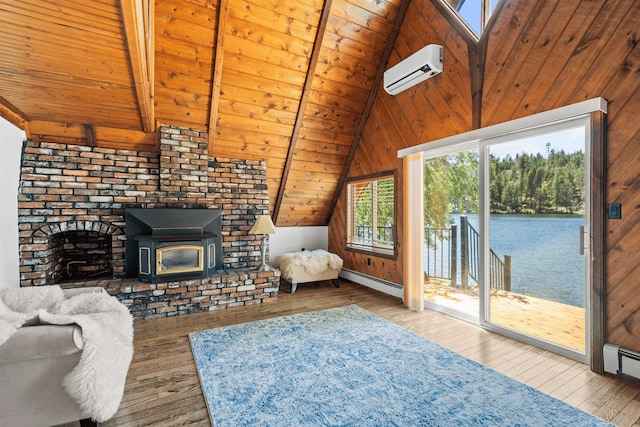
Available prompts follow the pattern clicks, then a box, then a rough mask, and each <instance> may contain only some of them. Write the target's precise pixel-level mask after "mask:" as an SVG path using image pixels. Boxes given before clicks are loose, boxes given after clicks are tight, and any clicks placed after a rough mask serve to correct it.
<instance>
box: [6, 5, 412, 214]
mask: <svg viewBox="0 0 640 427" xmlns="http://www.w3.org/2000/svg"><path fill="white" fill-rule="evenodd" d="M407 4H408V2H407V1H402V0H376V1H370V0H348V1H347V0H295V1H292V0H173V1H166V0H163V1H157V2H155V4H154V3H153V2H149V0H95V1H92V2H89V3H87V2H86V1H85V0H54V1H46V2H43V1H40V0H3V1H2V2H1V3H0V28H1V29H0V37H1V45H2V51H1V53H0V115H2V116H3V117H5V118H7V119H8V120H9V121H11V122H13V123H14V124H16V125H17V126H19V127H21V128H22V129H24V130H25V131H26V133H27V135H28V137H29V138H30V139H33V140H40V141H50V142H61V143H72V144H82V145H95V146H101V147H110V148H118V149H126V150H133V151H157V148H156V145H157V143H156V134H155V129H156V128H157V125H158V124H159V123H161V124H170V125H177V126H185V127H190V128H195V129H205V130H208V131H209V154H210V155H211V156H215V157H229V158H240V159H265V160H266V163H267V171H268V172H267V173H268V182H269V195H270V202H271V211H272V214H273V216H274V219H275V220H276V224H277V225H325V224H327V221H328V218H329V216H330V210H331V207H332V205H333V204H335V197H336V194H337V191H336V190H337V189H338V187H339V185H341V182H343V181H344V177H345V175H346V168H348V164H349V161H350V158H351V157H352V156H353V152H352V151H353V147H355V145H357V140H358V138H359V137H360V135H361V132H362V129H363V127H364V122H365V120H366V118H367V111H368V109H369V108H370V106H371V103H372V102H373V96H375V92H376V90H377V88H378V87H379V86H380V84H379V82H380V79H381V77H382V72H383V71H384V66H385V65H386V62H387V59H388V58H389V56H390V53H391V48H392V44H393V40H394V39H395V35H396V34H397V31H398V28H399V25H400V23H401V21H402V19H403V17H404V12H405V11H406V8H407Z"/></svg>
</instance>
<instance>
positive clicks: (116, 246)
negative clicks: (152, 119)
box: [18, 126, 280, 319]
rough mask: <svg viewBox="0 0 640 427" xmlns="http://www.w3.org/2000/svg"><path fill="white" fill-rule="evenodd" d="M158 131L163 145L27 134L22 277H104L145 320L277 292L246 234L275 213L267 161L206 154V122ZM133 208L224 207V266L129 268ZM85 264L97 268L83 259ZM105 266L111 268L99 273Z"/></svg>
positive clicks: (36, 281) (27, 282) (68, 281)
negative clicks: (95, 143)
mask: <svg viewBox="0 0 640 427" xmlns="http://www.w3.org/2000/svg"><path fill="white" fill-rule="evenodd" d="M159 135H160V154H157V153H140V152H133V151H127V150H116V149H109V148H98V147H86V146H78V145H71V144H60V143H47V142H33V141H27V142H26V143H25V145H24V149H23V156H22V166H21V179H20V192H19V195H18V208H19V229H20V249H19V250H20V275H21V277H20V282H21V283H20V284H21V286H39V285H48V284H57V283H60V284H61V285H62V286H65V287H74V286H102V287H104V288H106V289H107V291H108V292H109V293H110V294H112V295H115V296H117V297H118V298H119V299H120V300H121V301H123V302H124V303H125V304H126V305H127V306H128V307H129V308H130V309H131V311H132V313H133V314H134V316H135V317H136V318H145V319H148V318H154V317H165V316H171V315H177V314H184V313H189V312H194V311H205V310H213V309H218V308H226V307H233V306H238V305H248V304H257V303H261V302H265V301H270V300H272V299H274V298H276V297H277V292H278V288H279V282H280V273H279V272H278V271H275V272H258V271H256V267H257V266H259V265H260V243H261V239H260V237H259V236H253V235H249V234H248V231H249V230H250V229H251V226H252V225H253V222H254V221H255V217H256V215H263V214H268V212H269V197H268V192H267V178H266V165H265V163H264V162H262V161H251V160H234V159H223V158H210V157H208V155H207V143H208V135H207V133H206V132H203V131H198V130H194V129H186V128H178V127H171V126H162V127H160V129H159ZM127 208H184V209H189V208H208V209H220V210H221V211H222V252H223V254H222V255H223V256H222V266H221V268H220V269H219V270H218V271H217V273H216V274H215V275H213V276H212V277H208V278H202V279H197V280H185V281H178V282H167V283H142V282H139V281H137V280H136V279H131V278H127V277H125V276H126V275H125V271H126V268H125V262H126V254H125V244H126V236H125V219H124V215H125V210H126V209H127ZM77 232H81V233H77ZM70 236H79V237H70ZM79 238H84V239H85V240H82V241H79V242H78V241H77V239H79ZM91 245H92V246H91ZM109 245H110V246H109ZM105 246H107V247H105ZM83 252H84V253H86V254H87V256H89V258H88V261H87V260H83V259H81V258H82V256H81V255H82V253H83ZM86 264H91V265H93V266H94V269H93V270H92V269H91V268H90V267H89V266H85V267H84V268H81V267H82V266H83V265H86ZM96 265H98V266H99V268H95V266H96ZM104 271H107V272H109V273H108V274H110V275H111V277H105V278H98V277H99V276H98V275H99V274H104ZM67 272H68V273H67ZM79 274H81V275H79ZM92 274H95V275H96V276H95V280H94V277H93V276H92ZM74 279H76V280H74ZM63 282H64V283H63Z"/></svg>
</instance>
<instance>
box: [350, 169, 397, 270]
mask: <svg viewBox="0 0 640 427" xmlns="http://www.w3.org/2000/svg"><path fill="white" fill-rule="evenodd" d="M387 178H393V226H392V233H393V239H392V242H393V249H389V250H376V249H375V248H374V247H373V246H372V247H357V246H353V244H349V223H350V222H351V219H350V214H351V204H350V200H349V185H350V184H355V183H358V182H368V181H377V180H382V179H387ZM345 184H346V191H344V198H345V224H344V227H345V230H344V231H345V233H344V247H345V250H347V251H349V252H355V253H360V254H365V255H372V256H376V257H380V258H387V259H393V260H396V259H398V171H397V169H393V170H388V171H383V172H376V173H372V174H368V175H360V176H355V177H351V178H347V180H346V182H345ZM392 252H393V253H392Z"/></svg>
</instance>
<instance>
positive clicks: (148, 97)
mask: <svg viewBox="0 0 640 427" xmlns="http://www.w3.org/2000/svg"><path fill="white" fill-rule="evenodd" d="M120 7H121V11H122V22H123V25H124V31H125V36H126V40H127V46H128V48H129V49H128V52H129V61H130V63H131V73H132V76H133V80H134V86H135V90H136V96H137V98H138V107H139V109H140V119H141V121H142V128H143V130H144V131H145V132H153V131H154V127H155V118H154V108H153V68H154V67H153V63H154V61H153V55H154V53H153V52H154V47H153V1H148V0H122V1H121V2H120Z"/></svg>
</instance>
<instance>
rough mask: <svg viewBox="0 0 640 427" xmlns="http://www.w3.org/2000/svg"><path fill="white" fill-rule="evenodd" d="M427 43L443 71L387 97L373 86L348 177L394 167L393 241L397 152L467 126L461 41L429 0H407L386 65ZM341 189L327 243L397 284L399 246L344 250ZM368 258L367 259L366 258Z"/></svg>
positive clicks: (467, 86) (465, 55)
mask: <svg viewBox="0 0 640 427" xmlns="http://www.w3.org/2000/svg"><path fill="white" fill-rule="evenodd" d="M428 44H440V45H442V46H443V47H444V72H442V73H441V74H439V75H437V76H435V77H433V78H431V79H429V80H427V81H425V82H423V83H421V84H419V85H417V86H414V87H413V88H411V89H409V90H406V91H404V92H402V93H400V94H398V95H395V96H391V95H389V94H387V93H386V92H385V91H384V90H383V89H382V88H379V90H378V94H377V96H376V99H375V102H374V104H373V108H372V110H371V114H370V116H369V120H368V121H367V124H366V126H365V128H364V131H363V133H362V138H361V139H360V143H359V144H358V147H357V150H356V154H355V156H354V158H353V161H352V163H351V165H350V169H349V174H348V176H349V177H357V176H362V175H368V174H372V173H376V172H381V171H386V170H390V169H396V170H397V171H398V175H397V176H398V178H397V179H398V180H399V182H398V186H397V188H398V196H397V198H398V206H397V218H398V224H397V227H396V229H397V232H398V234H399V235H398V238H397V244H398V245H400V247H401V245H402V240H403V236H402V220H401V219H402V214H403V212H402V189H403V185H402V161H401V159H398V156H397V151H398V150H399V149H402V148H406V147H410V146H413V145H417V144H420V143H423V142H425V141H429V140H435V139H439V138H444V137H446V136H451V135H454V134H458V133H462V132H466V131H469V130H471V123H472V109H471V104H472V102H471V83H470V81H471V80H470V70H469V51H468V47H467V43H466V42H465V40H464V39H463V38H462V37H461V36H460V35H459V34H458V33H457V32H456V30H455V28H454V27H453V26H452V25H451V23H450V21H449V20H447V19H446V18H445V16H443V15H442V13H441V11H440V9H438V8H436V7H435V6H434V5H433V4H432V2H431V1H430V0H413V1H412V2H411V4H410V5H409V9H408V11H407V15H406V18H405V21H404V23H403V25H402V27H401V29H400V33H399V34H398V39H397V40H396V43H395V46H394V49H393V53H392V55H391V58H390V60H389V63H388V66H387V68H388V67H391V66H393V65H395V64H397V63H398V62H400V61H401V60H402V59H404V58H406V57H408V56H410V55H411V54H413V53H414V52H415V51H417V50H419V49H420V48H422V47H424V46H426V45H428ZM344 192H345V190H344V189H343V191H342V194H341V195H340V198H339V199H338V203H337V204H336V209H335V211H334V213H333V215H332V217H331V221H330V224H329V248H330V250H331V251H333V252H335V253H337V254H339V255H340V256H341V257H342V258H343V260H344V265H345V268H349V269H352V270H355V271H359V272H361V273H365V274H368V275H371V276H374V277H378V278H381V279H384V280H388V281H391V282H394V283H398V284H402V283H403V278H402V250H400V251H399V255H398V259H397V260H391V259H386V258H381V257H376V256H372V255H365V254H360V253H355V252H352V251H347V250H345V234H346V224H345V217H346V205H345V202H346V198H345V195H344ZM369 260H370V261H371V262H370V264H369V262H368V261H369Z"/></svg>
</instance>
